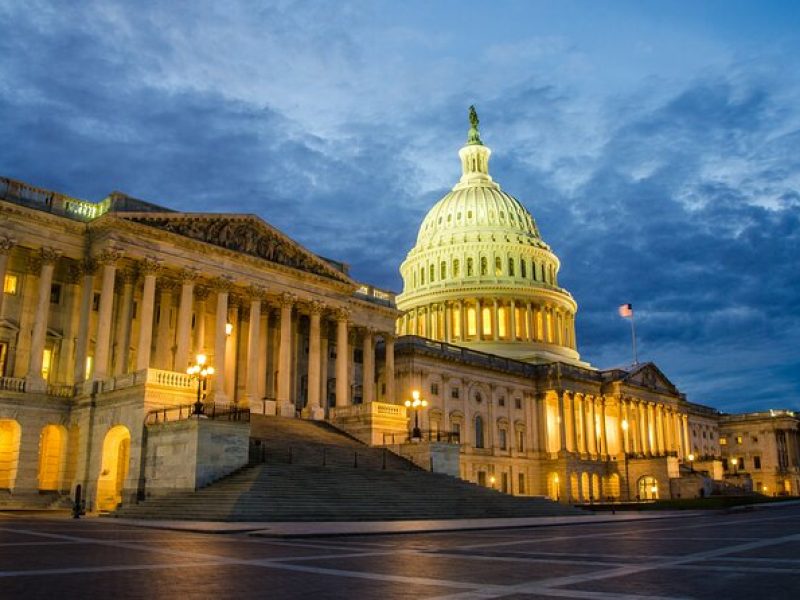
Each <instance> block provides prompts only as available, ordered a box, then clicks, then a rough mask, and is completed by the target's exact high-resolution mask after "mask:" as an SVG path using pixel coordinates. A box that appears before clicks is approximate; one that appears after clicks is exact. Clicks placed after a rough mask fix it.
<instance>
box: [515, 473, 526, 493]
mask: <svg viewBox="0 0 800 600" xmlns="http://www.w3.org/2000/svg"><path fill="white" fill-rule="evenodd" d="M517 491H518V492H519V493H520V494H524V493H525V474H524V473H520V474H519V475H518V483H517Z"/></svg>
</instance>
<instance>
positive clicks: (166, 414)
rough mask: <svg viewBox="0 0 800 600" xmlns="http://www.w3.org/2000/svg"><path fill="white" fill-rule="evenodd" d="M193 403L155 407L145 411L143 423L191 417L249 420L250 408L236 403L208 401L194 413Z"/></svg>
mask: <svg viewBox="0 0 800 600" xmlns="http://www.w3.org/2000/svg"><path fill="white" fill-rule="evenodd" d="M194 407H195V405H194V404H180V405H177V406H165V407H164V408H155V409H153V410H150V411H148V412H147V414H146V415H145V417H144V422H145V425H156V424H158V423H166V422H171V421H185V420H186V419H190V418H192V417H195V418H206V419H212V420H219V421H242V422H245V423H249V422H250V409H249V408H242V407H240V406H239V405H238V404H235V403H234V404H222V403H217V402H210V403H208V404H204V405H203V412H202V414H200V415H197V414H195V412H194Z"/></svg>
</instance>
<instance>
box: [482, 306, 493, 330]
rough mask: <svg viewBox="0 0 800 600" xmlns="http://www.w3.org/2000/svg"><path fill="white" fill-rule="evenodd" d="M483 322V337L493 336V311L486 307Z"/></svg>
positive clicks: (483, 311)
mask: <svg viewBox="0 0 800 600" xmlns="http://www.w3.org/2000/svg"><path fill="white" fill-rule="evenodd" d="M481 320H482V321H483V335H492V309H490V308H489V307H488V306H484V307H483V309H482V310H481Z"/></svg>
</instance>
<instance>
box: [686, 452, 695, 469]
mask: <svg viewBox="0 0 800 600" xmlns="http://www.w3.org/2000/svg"><path fill="white" fill-rule="evenodd" d="M686 458H688V459H689V468H690V469H691V470H692V473H694V454H692V453H689V456H687V457H686Z"/></svg>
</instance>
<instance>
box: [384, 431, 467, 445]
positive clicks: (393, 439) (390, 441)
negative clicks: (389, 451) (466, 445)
mask: <svg viewBox="0 0 800 600" xmlns="http://www.w3.org/2000/svg"><path fill="white" fill-rule="evenodd" d="M420 434H421V437H419V438H412V437H411V434H410V433H409V432H407V431H404V432H403V433H384V434H383V445H384V446H393V445H397V444H408V443H411V440H412V439H420V440H422V441H425V442H445V443H448V444H460V443H461V435H460V434H459V433H457V432H455V431H441V430H438V429H431V430H426V431H421V432H420Z"/></svg>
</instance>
